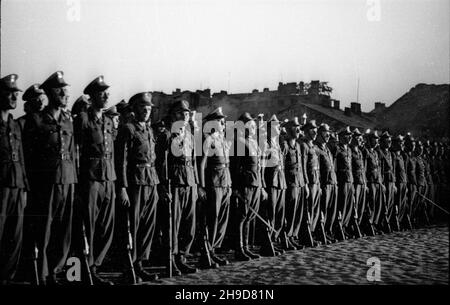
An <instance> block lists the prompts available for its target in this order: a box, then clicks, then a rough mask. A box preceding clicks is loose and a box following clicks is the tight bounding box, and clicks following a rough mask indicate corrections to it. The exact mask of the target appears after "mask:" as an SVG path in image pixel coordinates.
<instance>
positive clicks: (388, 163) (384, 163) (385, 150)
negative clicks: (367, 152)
mask: <svg viewBox="0 0 450 305" xmlns="http://www.w3.org/2000/svg"><path fill="white" fill-rule="evenodd" d="M391 144H392V138H391V135H390V134H389V132H387V131H385V132H383V133H382V134H381V142H380V147H379V149H378V157H379V159H380V167H381V175H382V176H383V184H384V188H385V190H386V192H385V200H384V204H383V206H382V209H381V217H382V219H381V221H382V222H387V223H386V224H385V225H386V226H388V227H389V225H390V224H391V223H394V219H393V216H394V196H395V193H396V192H397V187H396V186H395V172H394V164H393V159H392V152H391V150H390V148H391ZM388 233H389V232H388Z"/></svg>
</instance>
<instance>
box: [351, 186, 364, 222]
mask: <svg viewBox="0 0 450 305" xmlns="http://www.w3.org/2000/svg"><path fill="white" fill-rule="evenodd" d="M354 190H355V210H356V212H357V213H358V224H360V225H361V223H362V220H363V216H364V211H365V208H366V185H365V184H355V185H354Z"/></svg>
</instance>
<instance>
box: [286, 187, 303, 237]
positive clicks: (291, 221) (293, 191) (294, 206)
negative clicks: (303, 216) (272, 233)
mask: <svg viewBox="0 0 450 305" xmlns="http://www.w3.org/2000/svg"><path fill="white" fill-rule="evenodd" d="M301 190H302V188H301V187H299V186H295V185H289V186H288V188H287V189H286V213H285V220H286V221H285V228H284V231H285V232H286V235H287V236H288V237H292V236H294V232H295V229H296V222H295V220H296V216H297V214H298V213H297V210H299V209H302V208H303V207H301V206H299V205H300V198H301V197H300V196H301Z"/></svg>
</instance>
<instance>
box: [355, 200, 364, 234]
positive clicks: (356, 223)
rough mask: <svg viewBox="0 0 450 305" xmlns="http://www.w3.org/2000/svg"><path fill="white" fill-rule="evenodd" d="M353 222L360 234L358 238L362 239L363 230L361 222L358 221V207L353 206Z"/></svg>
mask: <svg viewBox="0 0 450 305" xmlns="http://www.w3.org/2000/svg"><path fill="white" fill-rule="evenodd" d="M353 214H354V215H353V222H354V224H355V229H356V233H357V234H358V238H361V237H362V234H361V229H360V227H359V221H358V210H357V209H356V206H355V205H353Z"/></svg>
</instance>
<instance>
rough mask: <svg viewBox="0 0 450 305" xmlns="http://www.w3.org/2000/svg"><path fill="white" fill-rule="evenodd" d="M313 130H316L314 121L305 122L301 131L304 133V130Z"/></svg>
mask: <svg viewBox="0 0 450 305" xmlns="http://www.w3.org/2000/svg"><path fill="white" fill-rule="evenodd" d="M315 128H318V126H317V124H316V121H315V120H311V121H309V122H307V123H306V124H305V125H303V127H302V130H304V131H306V130H310V129H315Z"/></svg>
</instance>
